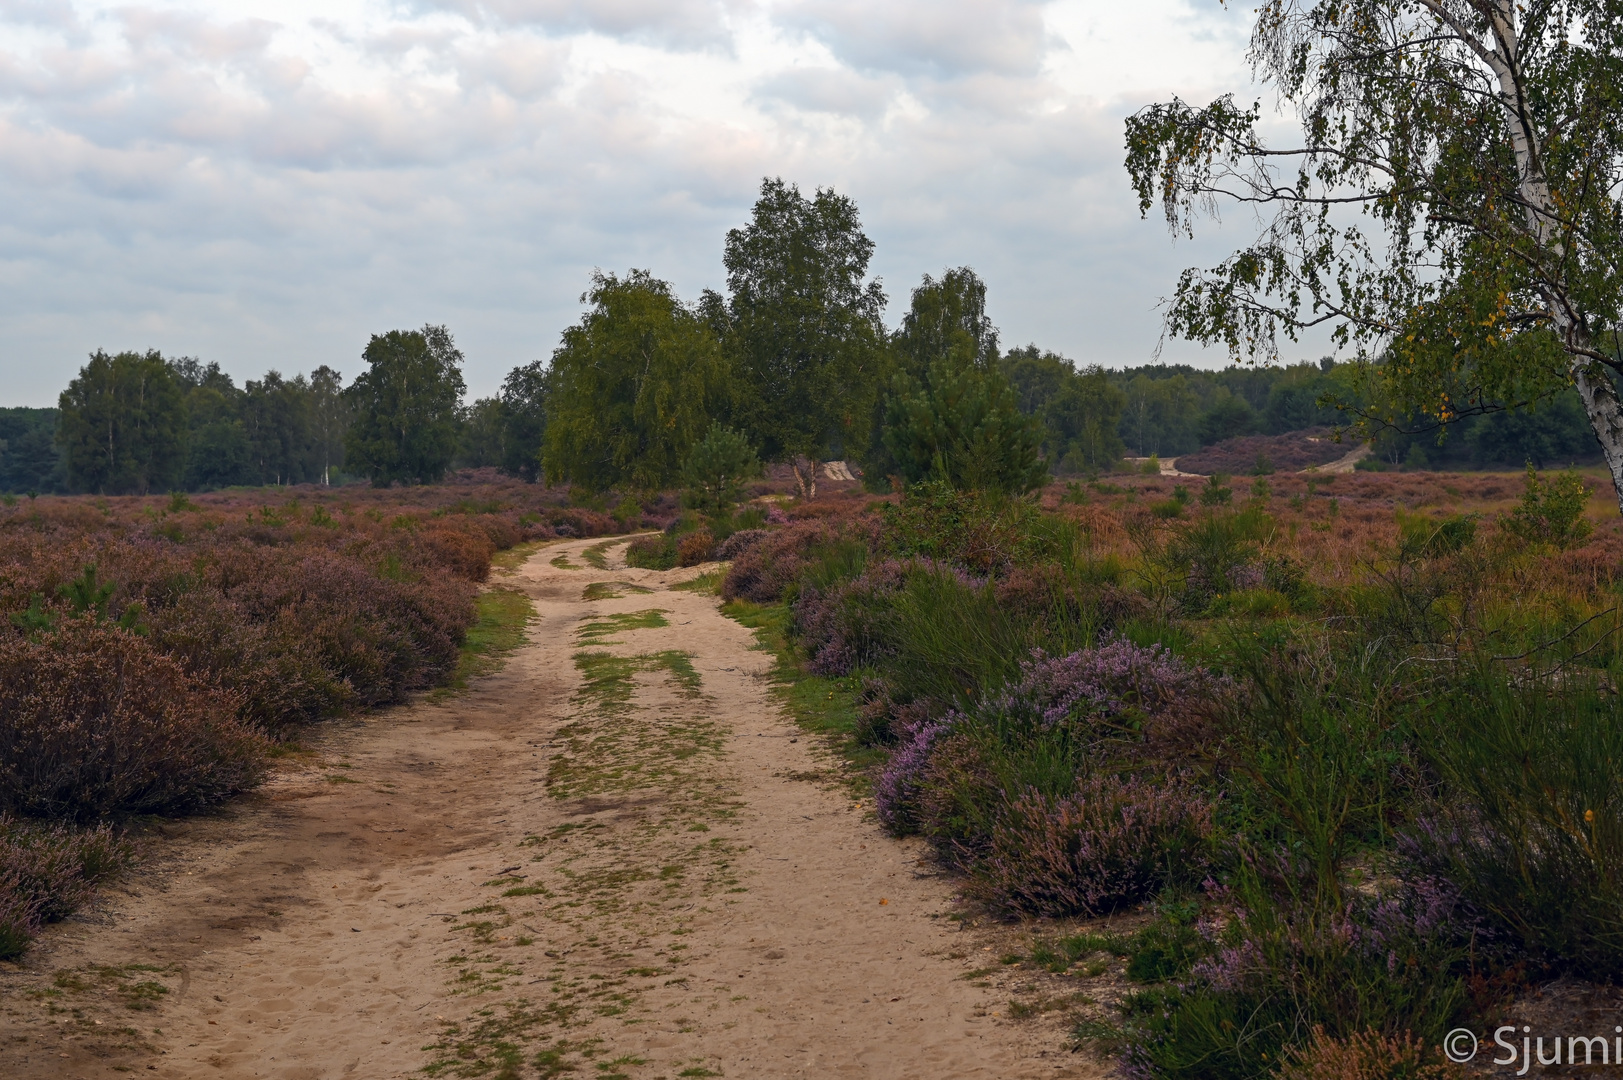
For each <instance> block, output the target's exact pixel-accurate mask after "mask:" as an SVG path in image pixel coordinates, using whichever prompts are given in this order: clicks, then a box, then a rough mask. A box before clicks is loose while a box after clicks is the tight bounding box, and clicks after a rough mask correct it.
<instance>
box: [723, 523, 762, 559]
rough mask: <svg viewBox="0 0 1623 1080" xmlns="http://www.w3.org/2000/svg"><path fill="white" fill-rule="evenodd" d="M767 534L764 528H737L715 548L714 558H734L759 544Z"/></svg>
mask: <svg viewBox="0 0 1623 1080" xmlns="http://www.w3.org/2000/svg"><path fill="white" fill-rule="evenodd" d="M766 536H767V530H765V529H739V530H738V531H737V532H735V533H733V534H732V535H731V536H729V537H727V539H725V540H723V541H722V542H721V544H720V546H718V547H717V548H716V558H718V559H722V560H728V559H736V558H738V557H739V556H740V555H742V554H743V553H744V552H746V551H748V550H749V549H750V548H752V547H754V546H755V545H756V544H759V543H760V542H761V541H762V540H764V539H765V538H766Z"/></svg>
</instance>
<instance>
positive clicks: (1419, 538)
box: [1397, 509, 1477, 559]
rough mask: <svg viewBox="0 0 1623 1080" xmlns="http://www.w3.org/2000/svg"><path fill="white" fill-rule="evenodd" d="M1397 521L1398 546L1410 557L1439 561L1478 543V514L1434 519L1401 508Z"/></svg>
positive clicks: (1451, 515)
mask: <svg viewBox="0 0 1623 1080" xmlns="http://www.w3.org/2000/svg"><path fill="white" fill-rule="evenodd" d="M1397 520H1398V538H1399V539H1398V543H1399V546H1400V548H1401V551H1402V553H1403V555H1404V556H1405V557H1407V558H1411V559H1435V558H1440V557H1441V556H1444V555H1452V554H1453V553H1454V552H1456V551H1460V550H1462V549H1464V548H1467V547H1469V546H1470V545H1471V544H1472V543H1473V542H1474V541H1475V540H1476V520H1477V519H1476V515H1475V514H1449V515H1447V516H1445V517H1442V518H1431V517H1427V516H1426V515H1425V514H1411V513H1408V512H1407V511H1404V510H1402V509H1399V510H1398V511H1397Z"/></svg>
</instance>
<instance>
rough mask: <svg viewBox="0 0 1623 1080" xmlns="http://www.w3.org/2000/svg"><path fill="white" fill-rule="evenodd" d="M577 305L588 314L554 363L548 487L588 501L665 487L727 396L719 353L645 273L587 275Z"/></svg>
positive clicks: (705, 331) (665, 287)
mask: <svg viewBox="0 0 1623 1080" xmlns="http://www.w3.org/2000/svg"><path fill="white" fill-rule="evenodd" d="M581 301H582V302H583V303H590V304H591V309H590V310H589V311H588V312H587V313H586V314H585V315H584V316H582V317H581V321H580V323H579V325H577V326H572V327H570V328H569V329H567V330H565V331H564V334H563V341H562V343H561V344H559V346H558V348H557V349H556V350H554V352H553V354H552V368H551V371H550V373H549V375H548V388H547V404H546V411H547V425H546V434H545V436H544V442H543V447H544V448H543V450H542V464H543V466H544V470H545V473H546V476H547V479H548V480H549V481H550V482H554V483H556V482H560V481H564V482H568V483H571V484H577V485H579V486H581V487H584V488H586V489H588V490H591V491H607V490H609V489H610V488H614V487H626V486H629V487H632V488H635V489H639V490H649V491H652V490H658V489H660V488H664V487H669V486H671V485H672V484H674V483H676V482H678V481H679V479H680V477H681V475H682V467H683V465H684V464H685V462H686V461H687V457H688V454H689V453H690V452H691V450H692V447H693V445H694V444H695V443H697V442H698V441H699V439H700V438H701V437H702V436H703V434H704V432H705V431H706V430H708V429H709V427H710V424H711V419H710V418H711V417H712V416H713V415H715V414H716V413H717V412H719V411H720V410H721V408H722V406H723V404H724V403H725V397H726V395H727V394H728V393H729V386H728V377H729V369H728V366H727V363H726V361H725V359H724V357H723V355H722V351H721V347H720V345H719V344H718V342H717V341H716V338H715V335H714V334H713V333H712V331H711V328H710V326H709V325H708V324H707V323H706V321H705V320H704V319H702V318H701V317H700V316H699V315H697V314H695V313H694V312H692V311H689V310H688V309H687V308H685V307H683V306H682V305H681V303H680V302H679V301H678V300H677V298H676V296H675V294H674V293H672V292H671V287H670V285H669V284H667V283H666V282H663V281H660V280H659V279H657V278H655V277H653V276H652V275H651V274H649V273H648V272H647V271H645V270H633V271H631V273H630V274H628V275H627V276H626V277H624V278H619V277H615V276H614V275H613V274H602V273H597V274H594V275H593V278H592V288H591V291H590V292H588V293H587V294H586V295H585V296H583V297H582V298H581Z"/></svg>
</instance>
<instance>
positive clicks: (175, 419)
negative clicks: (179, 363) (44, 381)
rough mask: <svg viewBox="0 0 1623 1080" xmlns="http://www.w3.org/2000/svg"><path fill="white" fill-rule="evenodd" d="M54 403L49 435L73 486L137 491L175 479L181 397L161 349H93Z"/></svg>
mask: <svg viewBox="0 0 1623 1080" xmlns="http://www.w3.org/2000/svg"><path fill="white" fill-rule="evenodd" d="M57 407H58V409H59V413H58V417H57V428H56V439H57V442H58V444H59V445H61V447H62V449H63V452H64V456H65V458H66V462H67V470H68V476H69V479H70V480H71V482H72V483H73V485H74V486H75V487H78V488H80V489H81V490H86V491H99V492H104V493H106V494H124V493H127V492H134V493H137V494H145V493H147V492H148V491H164V490H167V489H169V488H172V487H177V486H178V485H179V484H180V482H181V477H182V475H183V473H184V471H185V466H186V459H185V446H186V442H185V433H186V402H185V397H184V394H183V390H182V387H181V385H180V382H179V380H177V379H176V378H175V374H174V371H173V370H172V369H171V368H170V366H169V364H168V363H167V362H165V360H164V358H163V355H162V354H161V353H159V352H157V351H156V350H153V351H149V352H146V353H137V352H121V353H119V354H117V355H116V356H109V355H107V353H105V352H103V351H101V350H99V349H98V350H97V351H96V352H95V353H94V354H93V355H92V356H91V357H90V362H89V363H87V364H86V365H85V366H84V367H83V368H82V369H80V371H79V375H78V377H77V378H75V379H74V380H73V381H72V382H70V383H69V384H68V388H67V389H66V390H64V391H62V395H61V398H60V399H59V401H58V403H57Z"/></svg>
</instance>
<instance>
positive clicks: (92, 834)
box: [0, 814, 131, 960]
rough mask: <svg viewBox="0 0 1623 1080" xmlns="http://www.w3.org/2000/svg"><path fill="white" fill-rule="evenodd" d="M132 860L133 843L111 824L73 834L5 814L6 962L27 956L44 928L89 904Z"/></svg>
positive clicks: (0, 894)
mask: <svg viewBox="0 0 1623 1080" xmlns="http://www.w3.org/2000/svg"><path fill="white" fill-rule="evenodd" d="M130 857H131V848H130V844H129V843H128V842H127V841H125V840H122V839H120V838H119V837H118V836H116V835H115V834H114V833H113V830H112V829H111V828H109V827H108V826H106V825H101V826H98V827H96V828H91V829H73V828H69V827H67V826H63V825H42V824H39V823H38V822H31V821H20V820H18V819H16V818H13V817H10V816H9V815H5V814H0V960H12V959H15V958H16V957H18V956H20V955H22V952H23V950H24V949H26V948H27V947H28V942H29V940H30V939H31V938H32V937H33V936H34V934H35V933H36V932H37V931H38V930H39V927H40V924H41V923H46V922H55V921H56V920H58V919H63V918H66V917H67V916H69V915H71V914H72V913H73V912H74V911H75V910H76V909H78V908H79V907H81V906H83V905H84V904H86V903H88V902H89V901H90V899H91V897H92V896H94V895H95V891H96V886H97V885H98V884H99V883H100V882H102V881H103V880H105V879H106V878H108V877H109V876H111V875H112V874H113V873H115V872H116V871H118V870H120V869H122V868H123V867H124V866H125V865H126V864H128V863H129V861H130Z"/></svg>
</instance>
